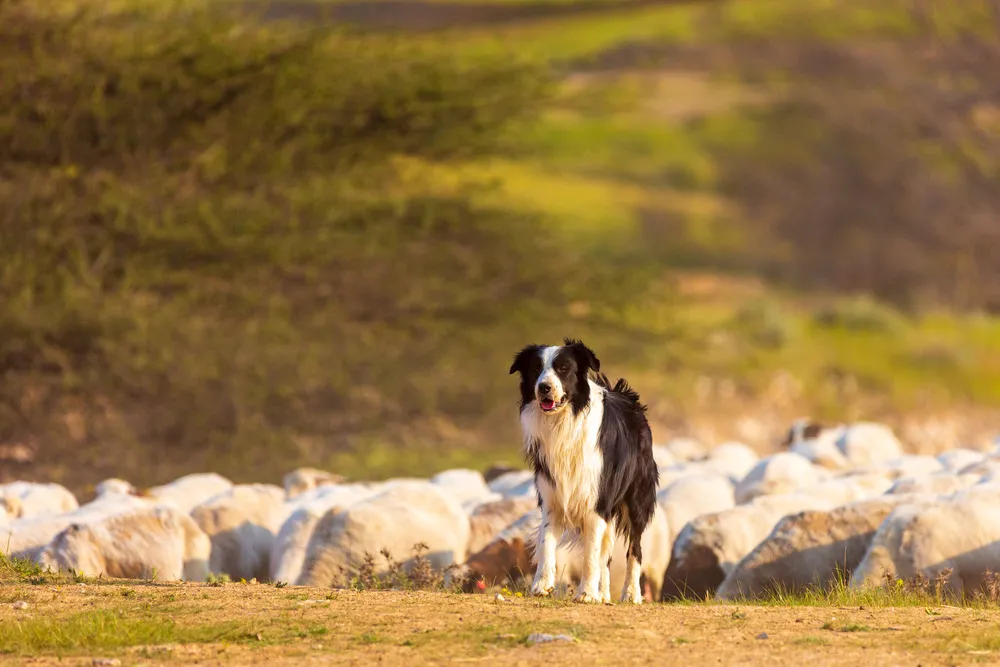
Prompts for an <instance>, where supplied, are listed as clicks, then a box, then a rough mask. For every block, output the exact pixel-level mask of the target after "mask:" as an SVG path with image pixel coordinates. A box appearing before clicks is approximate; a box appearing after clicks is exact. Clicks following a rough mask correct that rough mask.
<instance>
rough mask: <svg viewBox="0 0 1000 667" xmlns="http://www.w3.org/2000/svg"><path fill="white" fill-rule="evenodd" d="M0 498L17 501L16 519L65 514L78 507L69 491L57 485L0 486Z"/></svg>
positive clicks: (21, 484) (30, 483)
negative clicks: (18, 508) (17, 511)
mask: <svg viewBox="0 0 1000 667" xmlns="http://www.w3.org/2000/svg"><path fill="white" fill-rule="evenodd" d="M0 498H16V499H17V501H18V505H19V507H20V514H18V518H31V517H40V516H52V515H56V514H65V513H66V512H72V511H73V510H75V509H76V508H77V507H79V506H80V505H79V503H77V501H76V497H75V496H74V495H73V494H72V493H70V492H69V489H67V488H66V487H64V486H61V485H59V484H38V483H36V482H11V483H10V484H0Z"/></svg>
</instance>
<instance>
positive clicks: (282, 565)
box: [270, 484, 382, 584]
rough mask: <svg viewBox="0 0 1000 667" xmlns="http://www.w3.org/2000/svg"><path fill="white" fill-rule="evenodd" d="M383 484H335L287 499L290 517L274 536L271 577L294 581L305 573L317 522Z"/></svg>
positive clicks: (356, 501) (292, 582) (377, 490)
mask: <svg viewBox="0 0 1000 667" xmlns="http://www.w3.org/2000/svg"><path fill="white" fill-rule="evenodd" d="M381 489H382V487H381V486H380V485H366V484H332V485H328V486H320V487H317V488H315V489H313V490H311V491H307V492H305V493H302V494H300V495H298V496H296V497H295V498H292V499H291V500H290V501H288V502H287V503H286V508H285V509H286V512H287V515H288V516H287V518H286V519H285V521H284V522H283V523H282V525H281V528H280V529H279V530H278V533H277V535H276V536H275V538H274V544H273V545H272V547H271V557H270V566H271V570H270V579H271V581H280V582H283V583H285V584H294V583H295V582H296V581H298V580H299V577H300V576H301V575H302V566H303V565H304V564H305V560H306V550H307V549H308V547H309V541H310V540H311V539H312V535H313V531H314V530H315V529H316V524H317V523H319V520H320V519H321V518H323V517H324V516H325V515H326V514H327V513H328V512H330V511H331V510H333V509H334V508H339V509H346V508H348V507H350V506H352V505H354V504H355V503H358V502H360V501H362V500H365V499H367V498H370V497H372V496H374V495H376V494H377V493H379V492H380V491H381Z"/></svg>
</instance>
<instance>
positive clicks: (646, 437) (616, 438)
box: [594, 373, 660, 563]
mask: <svg viewBox="0 0 1000 667" xmlns="http://www.w3.org/2000/svg"><path fill="white" fill-rule="evenodd" d="M594 381H595V382H596V383H597V384H598V385H600V386H602V387H604V389H605V390H606V391H605V396H604V418H603V420H602V421H601V428H600V432H599V435H598V445H599V447H600V449H601V454H602V456H603V459H604V468H603V472H602V475H601V489H600V494H599V495H598V499H597V507H596V508H595V510H596V511H597V513H598V514H599V515H600V516H601V518H603V519H604V520H605V521H610V520H612V519H614V520H615V521H616V525H617V530H618V533H619V534H620V535H622V536H624V537H626V538H627V539H628V541H629V552H630V553H631V554H632V555H633V556H635V558H636V560H637V561H639V562H640V563H641V562H642V546H641V544H640V541H641V539H642V534H643V532H645V530H646V526H647V525H649V522H650V521H651V520H652V518H653V513H654V512H655V511H656V488H657V485H658V484H659V481H660V473H659V470H657V467H656V461H655V460H654V459H653V434H652V431H651V430H650V428H649V422H648V421H647V420H646V406H645V405H643V404H642V402H641V401H640V400H639V394H638V393H637V392H636V391H635V390H634V389H632V388H631V387H630V386H629V384H628V382H626V381H625V379H624V378H620V379H619V380H618V382H616V383H615V385H614V386H611V382H610V381H609V380H608V378H607V376H605V375H604V374H603V373H595V379H594Z"/></svg>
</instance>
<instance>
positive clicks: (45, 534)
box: [0, 494, 152, 560]
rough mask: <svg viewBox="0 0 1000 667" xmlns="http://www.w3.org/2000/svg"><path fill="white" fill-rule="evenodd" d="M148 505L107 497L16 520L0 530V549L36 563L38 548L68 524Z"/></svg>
mask: <svg viewBox="0 0 1000 667" xmlns="http://www.w3.org/2000/svg"><path fill="white" fill-rule="evenodd" d="M151 506H152V503H151V502H150V501H148V500H146V499H142V498H137V497H135V496H118V495H115V494H111V495H108V496H103V497H100V498H97V499H96V500H93V501H91V502H89V503H87V504H85V505H81V506H80V507H78V508H77V509H76V510H74V511H72V512H67V513H65V514H48V515H43V516H35V517H28V518H22V519H16V520H14V521H11V522H9V523H8V524H7V525H6V526H4V527H3V528H2V529H0V550H3V551H4V552H5V553H7V554H8V555H10V556H16V557H19V558H28V559H30V560H37V559H38V556H39V554H40V553H41V551H42V549H44V548H45V546H46V545H47V544H48V543H49V542H51V541H52V539H53V538H54V537H55V536H56V535H58V534H59V533H60V532H61V531H62V530H64V529H65V528H66V527H68V526H69V525H70V524H72V523H85V522H88V521H93V520H99V519H102V518H105V517H108V516H113V515H115V514H120V513H122V512H126V511H130V510H134V509H147V508H149V507H151Z"/></svg>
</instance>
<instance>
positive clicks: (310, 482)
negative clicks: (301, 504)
mask: <svg viewBox="0 0 1000 667" xmlns="http://www.w3.org/2000/svg"><path fill="white" fill-rule="evenodd" d="M343 481H344V478H343V477H341V476H340V475H335V474H333V473H332V472H327V471H325V470H319V469H318V468H296V469H295V470H292V471H291V472H289V473H287V474H285V477H284V478H283V479H282V484H283V485H284V487H285V495H286V497H288V498H294V497H295V496H298V495H300V494H303V493H305V492H306V491H311V490H313V489H315V488H316V487H318V486H325V485H327V484H340V483H341V482H343Z"/></svg>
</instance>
